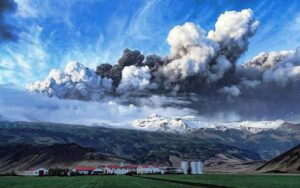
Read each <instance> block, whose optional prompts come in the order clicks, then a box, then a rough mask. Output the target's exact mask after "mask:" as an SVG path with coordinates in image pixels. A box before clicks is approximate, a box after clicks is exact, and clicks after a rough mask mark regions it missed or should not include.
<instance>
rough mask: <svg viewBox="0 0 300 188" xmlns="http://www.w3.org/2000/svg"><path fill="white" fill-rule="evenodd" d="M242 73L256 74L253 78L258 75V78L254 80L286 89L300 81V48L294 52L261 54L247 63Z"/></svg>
mask: <svg viewBox="0 0 300 188" xmlns="http://www.w3.org/2000/svg"><path fill="white" fill-rule="evenodd" d="M241 71H243V72H246V73H247V72H250V73H253V72H256V73H257V74H252V77H253V75H257V78H254V79H257V80H261V81H262V82H263V83H275V84H277V85H278V86H282V87H284V86H286V85H287V84H289V83H292V82H296V81H299V79H300V48H299V47H298V48H297V49H296V51H294V52H293V51H281V52H269V53H261V54H259V55H258V56H255V57H254V58H252V59H251V60H249V61H248V62H246V63H245V65H243V66H242V68H241ZM248 75H249V73H248ZM245 77H247V75H245ZM248 79H249V80H250V79H251V78H248ZM252 79H253V78H252Z"/></svg>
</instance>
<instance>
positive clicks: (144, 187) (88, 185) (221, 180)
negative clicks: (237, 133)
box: [0, 174, 300, 188]
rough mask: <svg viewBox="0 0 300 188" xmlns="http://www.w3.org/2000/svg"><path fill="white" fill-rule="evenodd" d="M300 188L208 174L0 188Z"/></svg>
mask: <svg viewBox="0 0 300 188" xmlns="http://www.w3.org/2000/svg"><path fill="white" fill-rule="evenodd" d="M213 186H224V187H243V188H248V187H249V188H250V187H251V188H254V187H262V188H266V187H272V188H276V187H278V188H279V187H285V188H293V187H300V175H277V174H253V175H252V174H242V175H239V174H205V175H144V176H123V175H119V176H76V177H0V187H1V188H8V187H9V188H21V187H22V188H31V187H43V188H60V187H70V188H71V187H72V188H77V187H78V188H79V187H85V188H92V187H99V188H107V187H110V188H127V187H128V188H159V187H163V188H192V187H213Z"/></svg>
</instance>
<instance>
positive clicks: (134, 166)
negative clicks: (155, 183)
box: [124, 165, 138, 168]
mask: <svg viewBox="0 0 300 188" xmlns="http://www.w3.org/2000/svg"><path fill="white" fill-rule="evenodd" d="M137 167H138V165H127V166H125V167H124V168H137Z"/></svg>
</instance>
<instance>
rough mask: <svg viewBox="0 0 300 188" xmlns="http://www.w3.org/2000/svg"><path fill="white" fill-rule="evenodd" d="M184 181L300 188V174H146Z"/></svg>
mask: <svg viewBox="0 0 300 188" xmlns="http://www.w3.org/2000/svg"><path fill="white" fill-rule="evenodd" d="M145 177H151V178H153V177H154V178H162V179H168V180H176V181H182V182H193V183H203V184H213V185H219V186H228V187H241V188H253V187H258V188H277V187H278V188H282V187H284V188H300V175H278V174H253V175H247V174H242V175H239V174H204V175H164V176H161V175H156V176H153V175H151V176H145Z"/></svg>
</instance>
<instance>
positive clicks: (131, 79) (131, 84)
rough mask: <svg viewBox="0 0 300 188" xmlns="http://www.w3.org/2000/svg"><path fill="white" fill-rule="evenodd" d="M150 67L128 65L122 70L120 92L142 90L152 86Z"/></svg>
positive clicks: (118, 89)
mask: <svg viewBox="0 0 300 188" xmlns="http://www.w3.org/2000/svg"><path fill="white" fill-rule="evenodd" d="M150 79H151V74H150V69H149V67H148V66H143V67H136V66H134V65H131V66H126V67H124V69H123V70H122V79H121V82H120V84H119V86H118V88H117V91H118V92H119V93H124V92H131V91H142V90H145V89H146V88H148V87H150Z"/></svg>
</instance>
